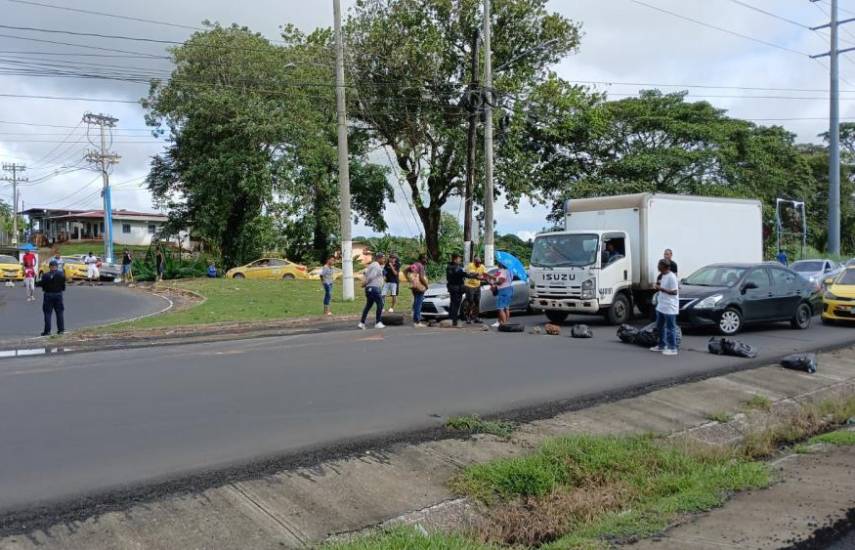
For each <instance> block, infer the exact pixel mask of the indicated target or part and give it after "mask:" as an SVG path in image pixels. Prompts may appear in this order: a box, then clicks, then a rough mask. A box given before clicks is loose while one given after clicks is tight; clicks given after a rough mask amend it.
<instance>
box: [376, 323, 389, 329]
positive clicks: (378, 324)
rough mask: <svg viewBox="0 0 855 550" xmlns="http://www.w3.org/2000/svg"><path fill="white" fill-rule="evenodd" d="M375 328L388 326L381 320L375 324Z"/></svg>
mask: <svg viewBox="0 0 855 550" xmlns="http://www.w3.org/2000/svg"><path fill="white" fill-rule="evenodd" d="M374 328H386V325H384V324H383V323H382V322H380V323H377V324H376V325H374Z"/></svg>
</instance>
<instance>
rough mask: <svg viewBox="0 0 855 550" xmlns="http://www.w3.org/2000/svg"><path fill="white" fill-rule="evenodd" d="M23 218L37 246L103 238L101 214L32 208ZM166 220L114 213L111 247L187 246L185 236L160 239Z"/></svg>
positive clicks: (148, 214)
mask: <svg viewBox="0 0 855 550" xmlns="http://www.w3.org/2000/svg"><path fill="white" fill-rule="evenodd" d="M23 215H25V216H27V218H29V220H30V228H31V229H30V235H29V237H30V240H32V241H33V242H34V243H36V244H38V245H40V246H49V245H53V244H57V243H64V242H75V241H97V240H103V238H104V237H103V235H104V211H103V210H68V209H60V208H56V209H53V208H47V209H44V208H31V209H29V210H27V211H25V212H23ZM166 220H167V217H166V216H165V215H164V214H156V213H151V212H134V211H131V210H113V244H114V245H118V246H127V245H137V246H146V245H149V244H151V243H152V241H154V240H157V241H160V242H170V243H173V244H175V245H176V246H184V247H186V246H188V245H189V239H187V236H186V235H181V236H166V235H161V231H162V230H163V226H164V224H166Z"/></svg>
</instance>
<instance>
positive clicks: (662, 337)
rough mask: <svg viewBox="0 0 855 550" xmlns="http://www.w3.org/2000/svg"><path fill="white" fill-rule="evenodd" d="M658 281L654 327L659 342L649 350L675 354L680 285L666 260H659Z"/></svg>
mask: <svg viewBox="0 0 855 550" xmlns="http://www.w3.org/2000/svg"><path fill="white" fill-rule="evenodd" d="M659 273H660V275H661V277H660V279H659V281H657V282H656V290H658V291H659V293H658V294H657V295H656V329H657V330H658V331H659V344H658V345H656V346H654V347H652V348H650V351H656V352H662V354H663V355H677V315H678V314H679V313H680V285H679V283H678V282H677V276H676V275H674V274H673V273H672V272H671V266H670V264H669V263H668V260H659Z"/></svg>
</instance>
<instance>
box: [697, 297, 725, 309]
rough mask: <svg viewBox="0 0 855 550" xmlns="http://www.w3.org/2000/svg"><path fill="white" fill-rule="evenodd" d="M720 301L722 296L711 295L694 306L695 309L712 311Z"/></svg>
mask: <svg viewBox="0 0 855 550" xmlns="http://www.w3.org/2000/svg"><path fill="white" fill-rule="evenodd" d="M722 300H724V295H723V294H713V295H712V296H707V297H706V298H704V299H703V300H701V301H700V302H698V303H697V304H695V309H714V308H715V307H716V306H717V305H718V303H719V302H721V301H722Z"/></svg>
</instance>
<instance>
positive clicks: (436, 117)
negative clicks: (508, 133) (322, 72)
mask: <svg viewBox="0 0 855 550" xmlns="http://www.w3.org/2000/svg"><path fill="white" fill-rule="evenodd" d="M546 3H547V0H495V1H494V2H493V10H494V13H493V22H494V25H493V37H492V50H493V58H494V66H495V67H496V71H495V72H496V75H495V78H494V86H495V87H496V89H497V90H501V92H502V94H503V95H504V94H525V93H526V91H527V90H528V89H529V88H530V87H531V86H532V85H534V84H536V83H537V82H538V81H540V80H541V79H543V78H544V77H545V74H546V73H545V68H546V67H547V66H548V65H549V64H550V63H554V62H557V61H558V60H560V59H561V58H562V57H563V56H564V55H565V54H567V53H568V52H570V51H572V50H574V49H575V48H576V47H577V45H578V43H579V29H578V26H577V25H576V24H574V23H573V22H571V21H569V20H567V19H565V18H563V17H561V16H560V15H557V14H555V13H550V12H548V11H547V9H546ZM481 5H482V2H481V1H480V0H359V1H358V2H357V4H356V7H355V9H354V11H353V13H352V16H351V17H350V19H349V21H348V24H347V36H348V40H349V48H350V52H351V58H350V59H349V60H348V61H349V64H350V66H351V69H352V70H351V71H350V74H349V77H350V78H351V80H352V82H353V86H354V88H355V89H354V90H353V91H352V92H351V93H352V94H353V95H355V101H356V102H357V108H356V109H354V110H353V112H352V113H351V115H352V116H353V117H355V118H357V119H358V120H359V121H360V122H361V123H362V124H363V125H365V126H366V127H367V128H368V129H369V130H370V133H371V136H372V138H373V139H374V140H375V142H376V143H377V144H379V145H381V146H384V147H389V148H390V149H391V150H392V152H393V154H394V159H395V162H396V163H397V165H398V167H399V168H400V169H401V170H402V172H403V174H404V178H405V180H406V183H407V185H408V187H409V192H410V195H411V200H412V202H413V204H414V206H415V209H416V211H417V212H418V215H419V218H420V220H421V222H422V225H423V226H424V230H425V240H426V245H427V249H428V253H429V255H430V256H431V257H432V258H433V259H439V254H440V243H439V234H440V228H441V211H442V207H443V205H445V204H446V202H447V201H448V199H449V197H450V196H451V195H452V194H453V193H455V192H459V189H460V188H461V185H462V182H463V178H464V166H465V158H466V123H467V120H468V107H469V102H470V101H473V98H472V97H470V94H469V93H468V91H467V88H466V87H467V84H468V83H469V80H470V77H471V69H470V65H471V63H470V59H471V51H472V49H471V47H472V46H471V45H472V41H473V37H474V36H475V34H476V33H477V32H478V30H479V28H480V26H481V14H480V11H479V10H480V7H481ZM497 97H498V96H497ZM496 118H497V122H500V118H501V112H497V114H496ZM497 180H498V182H499V183H502V182H508V183H509V184H512V185H514V186H515V190H516V192H517V194H519V193H520V192H522V191H523V190H524V189H526V186H527V184H526V182H525V181H524V180H519V179H513V178H510V177H507V178H502V177H501V176H499V177H498V178H497Z"/></svg>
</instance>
